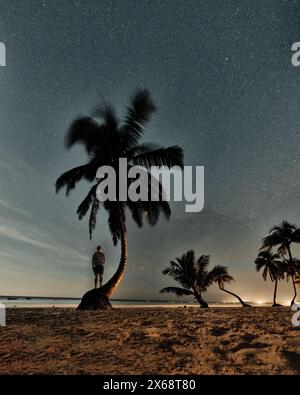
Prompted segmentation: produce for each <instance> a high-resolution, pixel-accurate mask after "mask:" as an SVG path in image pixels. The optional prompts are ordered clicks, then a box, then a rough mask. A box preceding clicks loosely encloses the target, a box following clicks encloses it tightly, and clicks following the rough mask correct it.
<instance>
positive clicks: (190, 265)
mask: <svg viewBox="0 0 300 395" xmlns="http://www.w3.org/2000/svg"><path fill="white" fill-rule="evenodd" d="M209 261H210V256H209V255H202V256H201V257H200V258H199V259H198V260H197V261H196V260H195V253H194V251H193V250H190V251H188V252H187V253H186V254H183V255H182V257H181V258H176V260H175V261H171V262H170V266H169V267H167V268H166V269H164V270H163V272H162V273H163V274H165V275H169V276H170V277H172V278H173V279H174V280H175V281H177V282H178V283H179V284H180V285H181V286H182V288H179V287H166V288H163V289H162V290H160V293H174V294H175V295H177V296H190V295H191V296H194V298H195V299H196V300H197V302H198V303H199V304H200V307H203V308H208V304H207V302H206V301H205V300H204V299H203V297H202V294H203V292H206V291H207V289H208V287H209V286H210V285H212V284H213V283H214V282H215V281H216V279H217V276H218V275H219V274H220V270H221V268H222V266H215V267H214V268H213V269H212V270H211V271H208V265H209Z"/></svg>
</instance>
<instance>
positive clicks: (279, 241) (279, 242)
mask: <svg viewBox="0 0 300 395" xmlns="http://www.w3.org/2000/svg"><path fill="white" fill-rule="evenodd" d="M292 243H300V229H299V228H297V227H296V226H295V225H292V224H290V223H289V222H287V221H282V223H281V224H280V225H279V226H274V227H273V228H272V229H271V230H270V231H269V235H268V236H266V237H265V238H264V239H263V243H262V247H261V250H263V249H266V248H267V249H270V250H271V249H272V248H273V247H275V246H278V249H277V250H278V253H280V254H281V255H282V256H283V257H285V256H286V255H287V259H286V261H287V263H288V265H289V267H290V270H289V273H290V276H291V278H292V282H293V288H294V297H293V299H292V301H291V305H292V304H293V303H294V301H295V299H296V297H297V289H296V284H295V272H294V271H293V269H292V267H293V266H294V259H293V256H292V253H291V244H292Z"/></svg>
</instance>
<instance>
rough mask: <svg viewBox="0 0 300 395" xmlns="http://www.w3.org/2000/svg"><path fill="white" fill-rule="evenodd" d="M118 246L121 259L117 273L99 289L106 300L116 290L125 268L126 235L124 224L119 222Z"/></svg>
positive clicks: (126, 252)
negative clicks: (119, 246) (119, 245)
mask: <svg viewBox="0 0 300 395" xmlns="http://www.w3.org/2000/svg"><path fill="white" fill-rule="evenodd" d="M120 233H121V234H120V244H121V257H120V262H119V266H118V269H117V271H116V272H115V274H114V275H113V276H112V278H111V279H110V280H109V281H108V282H107V283H106V284H104V285H103V286H102V287H101V291H102V292H103V293H105V294H106V296H107V297H108V298H110V297H111V296H112V294H113V293H114V291H115V290H116V289H117V288H118V286H119V284H120V282H121V281H122V278H123V276H124V273H125V270H126V266H127V255H128V248H127V235H126V232H125V228H124V224H123V222H122V221H120Z"/></svg>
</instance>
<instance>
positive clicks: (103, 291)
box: [77, 219, 127, 310]
mask: <svg viewBox="0 0 300 395" xmlns="http://www.w3.org/2000/svg"><path fill="white" fill-rule="evenodd" d="M120 245H121V257H120V262H119V266H118V269H117V271H116V272H115V274H114V275H113V276H112V277H111V279H110V280H109V281H108V282H107V283H106V284H104V285H103V286H102V287H100V288H96V289H91V290H90V291H88V292H86V293H85V294H84V295H83V297H82V299H81V302H80V304H79V306H78V307H77V310H107V309H111V308H112V306H111V304H110V302H109V298H111V296H112V294H113V293H114V291H115V290H116V289H117V288H118V285H119V284H120V282H121V280H122V278H123V276H124V273H125V269H126V266H127V235H126V232H125V227H124V224H123V222H122V221H121V219H120Z"/></svg>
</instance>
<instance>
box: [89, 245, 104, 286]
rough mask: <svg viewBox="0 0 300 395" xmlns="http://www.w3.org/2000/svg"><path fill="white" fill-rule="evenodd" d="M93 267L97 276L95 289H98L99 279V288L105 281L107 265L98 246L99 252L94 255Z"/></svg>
mask: <svg viewBox="0 0 300 395" xmlns="http://www.w3.org/2000/svg"><path fill="white" fill-rule="evenodd" d="M92 265H93V271H94V275H95V288H97V283H98V279H99V287H101V286H102V280H103V272H104V265H105V255H104V253H103V252H102V250H101V246H97V251H96V252H95V253H94V255H93V259H92Z"/></svg>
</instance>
